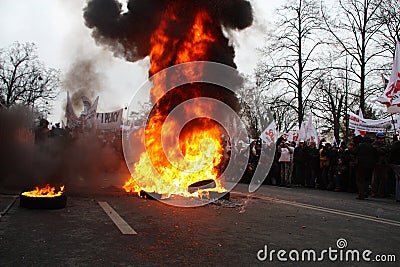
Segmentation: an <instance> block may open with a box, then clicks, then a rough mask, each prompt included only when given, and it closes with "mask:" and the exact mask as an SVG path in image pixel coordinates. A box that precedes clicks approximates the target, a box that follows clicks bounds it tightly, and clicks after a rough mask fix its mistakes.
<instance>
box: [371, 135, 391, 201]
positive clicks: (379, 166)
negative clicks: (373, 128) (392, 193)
mask: <svg viewBox="0 0 400 267" xmlns="http://www.w3.org/2000/svg"><path fill="white" fill-rule="evenodd" d="M372 146H373V147H374V149H375V150H376V152H377V161H376V163H375V168H374V172H373V177H372V194H371V196H372V197H377V196H379V197H385V188H386V182H387V177H388V175H387V172H388V169H387V167H388V159H389V147H388V146H387V144H386V142H385V134H384V133H382V132H378V133H377V134H376V139H375V141H374V142H373V143H372Z"/></svg>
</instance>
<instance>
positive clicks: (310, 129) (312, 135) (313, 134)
mask: <svg viewBox="0 0 400 267" xmlns="http://www.w3.org/2000/svg"><path fill="white" fill-rule="evenodd" d="M305 139H306V140H310V141H311V142H314V143H318V133H317V130H316V129H315V127H314V124H313V120H312V114H310V117H308V121H307V124H306V138H305Z"/></svg>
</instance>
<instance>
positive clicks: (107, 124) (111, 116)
mask: <svg viewBox="0 0 400 267" xmlns="http://www.w3.org/2000/svg"><path fill="white" fill-rule="evenodd" d="M122 110H123V109H122V108H121V109H119V110H116V111H114V112H107V113H97V114H96V116H97V117H96V120H97V129H98V130H117V129H119V128H120V127H121V125H122Z"/></svg>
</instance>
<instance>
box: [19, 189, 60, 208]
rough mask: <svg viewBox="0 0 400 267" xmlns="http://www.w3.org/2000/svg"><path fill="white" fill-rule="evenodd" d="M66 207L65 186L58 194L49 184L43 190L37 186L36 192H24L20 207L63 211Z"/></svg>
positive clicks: (21, 196)
mask: <svg viewBox="0 0 400 267" xmlns="http://www.w3.org/2000/svg"><path fill="white" fill-rule="evenodd" d="M66 205H67V196H66V195H65V194H64V186H61V188H60V191H58V192H56V189H55V187H51V186H50V185H49V184H47V185H46V186H45V187H43V188H39V187H38V186H37V187H36V188H35V190H32V191H26V192H22V193H21V194H20V198H19V206H20V207H22V208H28V209H62V208H65V206H66Z"/></svg>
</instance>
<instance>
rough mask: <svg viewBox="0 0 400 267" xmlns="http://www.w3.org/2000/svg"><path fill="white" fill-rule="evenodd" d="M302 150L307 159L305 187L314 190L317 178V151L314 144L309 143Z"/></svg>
mask: <svg viewBox="0 0 400 267" xmlns="http://www.w3.org/2000/svg"><path fill="white" fill-rule="evenodd" d="M304 150H305V153H306V157H307V165H306V176H305V177H306V179H305V182H306V187H309V188H315V183H316V181H317V179H318V176H319V151H318V148H316V146H315V142H310V144H309V145H308V146H307V147H305V149H304Z"/></svg>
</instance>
